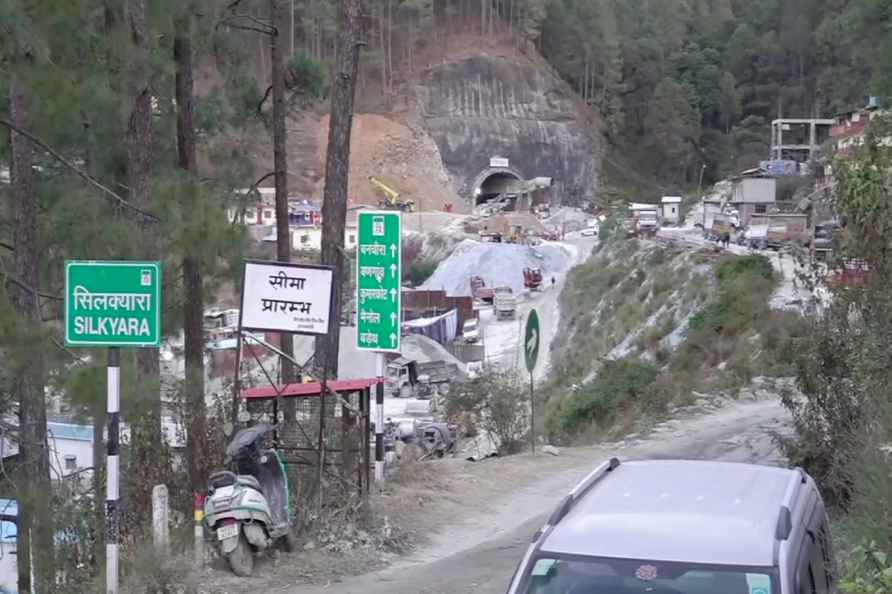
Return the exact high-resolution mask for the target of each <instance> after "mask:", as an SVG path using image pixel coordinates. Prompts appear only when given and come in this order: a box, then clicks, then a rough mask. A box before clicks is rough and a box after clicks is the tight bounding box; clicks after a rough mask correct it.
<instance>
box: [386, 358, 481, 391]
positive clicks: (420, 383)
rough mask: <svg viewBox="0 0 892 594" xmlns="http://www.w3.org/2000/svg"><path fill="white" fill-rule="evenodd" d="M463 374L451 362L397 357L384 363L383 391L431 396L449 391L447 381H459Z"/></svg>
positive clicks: (448, 382)
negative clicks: (420, 360)
mask: <svg viewBox="0 0 892 594" xmlns="http://www.w3.org/2000/svg"><path fill="white" fill-rule="evenodd" d="M463 377H464V373H463V372H462V371H461V369H459V367H458V365H456V364H455V363H447V362H446V361H427V362H423V363H419V362H418V361H415V360H414V359H407V358H406V357H398V358H396V359H394V360H393V361H391V362H390V363H388V364H387V372H386V376H385V377H384V390H385V392H386V393H387V394H389V395H391V396H393V397H395V398H417V399H419V400H429V399H433V398H435V397H436V396H438V395H443V394H446V392H448V391H449V385H450V383H451V382H453V381H456V380H461V379H462V378H463Z"/></svg>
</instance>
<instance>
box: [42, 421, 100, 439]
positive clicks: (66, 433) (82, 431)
mask: <svg viewBox="0 0 892 594" xmlns="http://www.w3.org/2000/svg"><path fill="white" fill-rule="evenodd" d="M46 428H47V431H48V432H49V433H50V434H51V435H52V436H53V438H54V439H70V440H73V441H89V442H92V441H93V428H92V427H90V426H89V425H73V424H70V423H47V424H46Z"/></svg>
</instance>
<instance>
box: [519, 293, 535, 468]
mask: <svg viewBox="0 0 892 594" xmlns="http://www.w3.org/2000/svg"><path fill="white" fill-rule="evenodd" d="M523 358H524V361H525V362H526V364H527V371H529V372H530V448H531V449H532V451H534V452H535V451H536V426H535V425H536V401H535V399H534V398H533V370H534V369H536V360H537V359H538V358H539V314H537V313H536V310H535V309H534V310H531V311H530V315H529V316H528V317H527V327H526V331H525V332H524V333H523Z"/></svg>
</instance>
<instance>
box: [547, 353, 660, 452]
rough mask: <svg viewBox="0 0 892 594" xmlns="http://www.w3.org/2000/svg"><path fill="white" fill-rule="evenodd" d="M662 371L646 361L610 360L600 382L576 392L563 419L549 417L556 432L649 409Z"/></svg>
mask: <svg viewBox="0 0 892 594" xmlns="http://www.w3.org/2000/svg"><path fill="white" fill-rule="evenodd" d="M657 375H659V369H658V368H657V367H656V366H655V365H653V364H651V363H647V362H646V361H641V360H639V359H634V358H628V359H620V360H618V361H606V362H605V363H604V365H603V366H602V367H601V369H600V370H599V372H598V378H597V380H596V381H593V382H589V383H587V384H583V385H581V386H579V387H578V388H577V389H576V390H573V391H572V392H571V393H570V395H569V396H568V397H567V399H566V402H565V403H564V405H563V406H562V410H561V414H560V415H559V416H551V417H549V421H550V424H551V425H552V426H550V427H548V428H549V430H550V431H552V432H558V433H563V434H572V433H576V432H577V431H579V430H580V429H581V428H584V427H587V426H589V425H590V424H591V423H592V422H595V423H598V424H601V423H603V424H609V423H611V422H612V421H613V420H614V419H615V418H616V415H617V413H618V412H619V411H620V410H622V409H623V408H626V407H640V408H648V407H647V406H646V405H647V403H648V402H647V401H649V400H651V399H652V398H653V397H654V396H655V392H654V389H653V387H654V382H655V381H656V379H657Z"/></svg>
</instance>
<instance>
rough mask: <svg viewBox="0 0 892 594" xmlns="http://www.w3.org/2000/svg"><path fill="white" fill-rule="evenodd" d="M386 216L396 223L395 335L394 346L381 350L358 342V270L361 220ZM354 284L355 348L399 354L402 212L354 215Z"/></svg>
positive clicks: (384, 211) (364, 212) (359, 334)
mask: <svg viewBox="0 0 892 594" xmlns="http://www.w3.org/2000/svg"><path fill="white" fill-rule="evenodd" d="M382 215H383V216H386V217H393V218H395V219H396V221H397V231H398V239H399V240H398V242H397V244H396V246H397V253H396V261H395V262H394V263H395V264H396V278H397V286H396V316H397V321H396V328H395V329H394V333H395V334H396V345H395V346H393V347H391V348H382V347H369V346H365V345H363V344H362V342H361V341H360V337H361V336H362V332H361V324H362V320H361V314H362V302H361V300H360V298H359V291H360V269H361V268H362V266H361V261H360V259H361V258H362V246H363V244H362V219H363V218H365V217H374V216H382ZM354 282H355V287H356V293H355V295H354V298H355V299H356V348H357V350H360V351H367V352H376V353H399V352H401V348H402V342H403V340H402V323H403V217H402V212H401V211H399V210H381V209H375V210H371V209H369V210H365V209H363V210H360V211H359V212H357V214H356V270H355V271H354Z"/></svg>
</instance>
